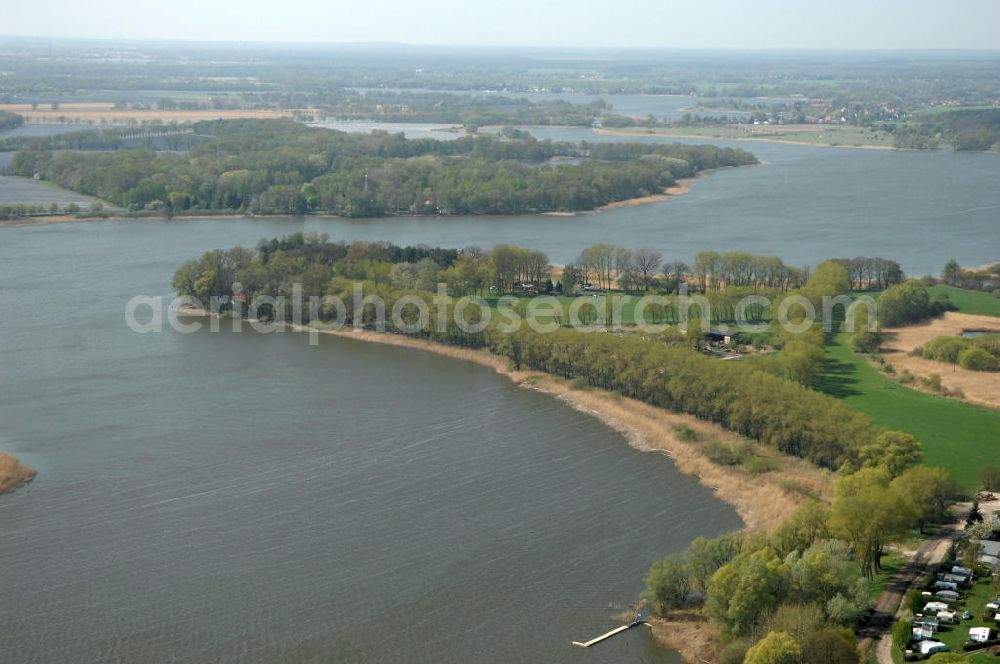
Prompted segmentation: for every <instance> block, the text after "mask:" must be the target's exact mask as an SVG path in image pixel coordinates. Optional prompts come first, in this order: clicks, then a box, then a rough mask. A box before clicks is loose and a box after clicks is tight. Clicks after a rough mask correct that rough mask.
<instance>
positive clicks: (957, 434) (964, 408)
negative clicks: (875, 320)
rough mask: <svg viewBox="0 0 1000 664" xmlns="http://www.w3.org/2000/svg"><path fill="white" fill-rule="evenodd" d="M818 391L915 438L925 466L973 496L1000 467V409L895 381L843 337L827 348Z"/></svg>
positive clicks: (836, 338)
mask: <svg viewBox="0 0 1000 664" xmlns="http://www.w3.org/2000/svg"><path fill="white" fill-rule="evenodd" d="M816 388H817V389H819V390H820V391H822V392H826V393H827V394H831V395H833V396H836V397H838V398H840V399H843V400H844V402H845V403H847V404H848V405H849V406H850V407H851V408H854V409H855V410H858V411H860V412H862V413H865V414H867V415H869V416H871V417H872V419H874V420H875V422H876V423H877V424H880V425H882V426H885V427H888V428H890V429H896V430H899V431H905V432H907V433H910V434H912V435H914V436H916V437H917V439H919V440H920V442H921V443H922V444H923V448H924V463H926V464H927V465H929V466H939V467H941V468H945V469H947V470H948V471H949V472H950V473H951V474H952V475H953V476H954V477H955V480H956V481H958V483H959V484H960V485H961V486H962V487H963V488H964V489H965V490H967V491H969V492H972V491H975V490H976V489H977V488H978V484H979V482H978V477H977V475H978V473H979V469H980V468H981V467H982V466H984V465H986V464H988V463H992V464H1000V410H993V409H989V408H981V407H979V406H973V405H971V404H968V403H965V402H962V401H957V400H955V399H946V398H944V397H939V396H935V395H933V394H927V393H924V392H917V391H916V390H911V389H909V388H907V387H904V386H902V385H900V384H898V383H896V382H893V381H891V380H889V379H888V378H886V377H885V376H883V375H882V374H881V373H879V372H878V371H876V370H875V369H874V368H873V367H872V366H871V365H869V364H868V362H867V361H866V360H865V359H864V358H863V357H860V356H858V355H856V354H855V353H854V352H853V351H852V350H851V349H850V347H849V346H848V345H847V342H846V337H845V335H844V334H843V333H841V334H838V335H837V336H836V337H835V338H834V340H833V342H832V343H831V344H830V345H829V346H827V348H826V362H825V364H824V367H823V373H822V375H821V376H820V379H819V381H818V382H817V385H816Z"/></svg>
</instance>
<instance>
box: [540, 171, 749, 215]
mask: <svg viewBox="0 0 1000 664" xmlns="http://www.w3.org/2000/svg"><path fill="white" fill-rule="evenodd" d="M762 163H763V162H762ZM714 170H716V169H711V170H705V171H702V173H705V174H708V173H712V172H713V171H714ZM696 180H698V176H696V177H691V178H681V179H679V180H677V182H675V183H674V184H673V185H671V186H669V187H667V188H666V189H664V190H663V191H662V192H661V193H659V194H649V195H648V196H637V197H635V198H626V199H625V200H621V201H612V202H611V203H607V204H605V205H600V206H598V207H596V208H594V209H593V210H580V211H578V212H563V211H553V212H542V213H541V214H542V216H545V217H579V216H580V215H584V214H595V213H598V212H608V211H610V210H620V209H622V208H630V207H638V206H640V205H650V204H651V203H664V202H666V201H669V200H670V199H672V198H674V197H675V196H683V195H684V194H689V193H691V185H692V184H694V182H695V181H696Z"/></svg>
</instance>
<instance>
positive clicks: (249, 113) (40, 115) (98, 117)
mask: <svg viewBox="0 0 1000 664" xmlns="http://www.w3.org/2000/svg"><path fill="white" fill-rule="evenodd" d="M0 111H10V112H11V113H17V114H18V115H20V116H22V117H23V118H24V119H25V123H26V124H27V125H29V126H30V125H31V124H36V123H37V124H49V125H53V124H55V125H58V124H75V125H121V124H142V123H146V122H163V123H169V122H178V123H185V122H199V121H202V120H234V119H239V118H256V119H265V118H284V117H290V116H291V115H292V114H293V111H291V110H287V111H284V110H283V111H268V110H226V109H218V110H216V109H199V110H135V109H119V108H115V105H114V104H113V103H111V102H77V103H65V104H59V105H58V106H57V107H56V108H52V107H51V105H44V104H40V105H37V108H32V105H31V104H0Z"/></svg>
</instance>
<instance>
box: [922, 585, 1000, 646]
mask: <svg viewBox="0 0 1000 664" xmlns="http://www.w3.org/2000/svg"><path fill="white" fill-rule="evenodd" d="M992 585H993V584H992V583H991V579H988V578H987V579H980V580H979V581H978V582H977V583H976V585H975V586H973V587H972V588H971V589H970V590H969V595H968V597H967V598H966V599H965V601H960V602H959V603H958V604H957V609H958V612H959V615H961V612H962V611H969V612H971V613H972V620H960V621H959V622H958V624H956V625H953V626H951V627H947V628H944V629H942V630H941V631H939V632H938V633H937V634H936V635H935V639H936V640H938V641H940V642H941V643H944V644H947V646H948V649H949V650H951V652H958V653H960V652H962V645H963V644H964V643H965V642H966V641H968V640H969V628H970V627H990V628H992V629H996V623H995V622H993V621H985V620H983V609H984V607H985V606H986V603H987V602H989V601H990V600H992V599H993V598H994V597H995V595H996V593H994V591H993V588H992ZM980 657H986V661H990V659H991V658H989V657H988V656H986V655H980ZM992 661H994V662H996V661H997V660H996V658H992Z"/></svg>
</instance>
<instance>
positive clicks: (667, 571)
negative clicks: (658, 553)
mask: <svg viewBox="0 0 1000 664" xmlns="http://www.w3.org/2000/svg"><path fill="white" fill-rule="evenodd" d="M690 588H691V577H690V571H689V569H688V566H687V564H686V563H685V562H684V560H683V559H682V558H681V557H680V556H676V555H670V556H667V557H666V558H664V559H663V560H659V561H657V562H655V563H653V566H652V567H651V568H650V570H649V574H647V575H646V592H645V597H646V599H649V600H651V601H652V602H654V603H655V604H656V606H657V610H659V611H660V612H665V611H667V610H668V609H676V608H679V607H681V606H683V605H684V600H685V598H686V597H687V594H688V591H689V590H690Z"/></svg>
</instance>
